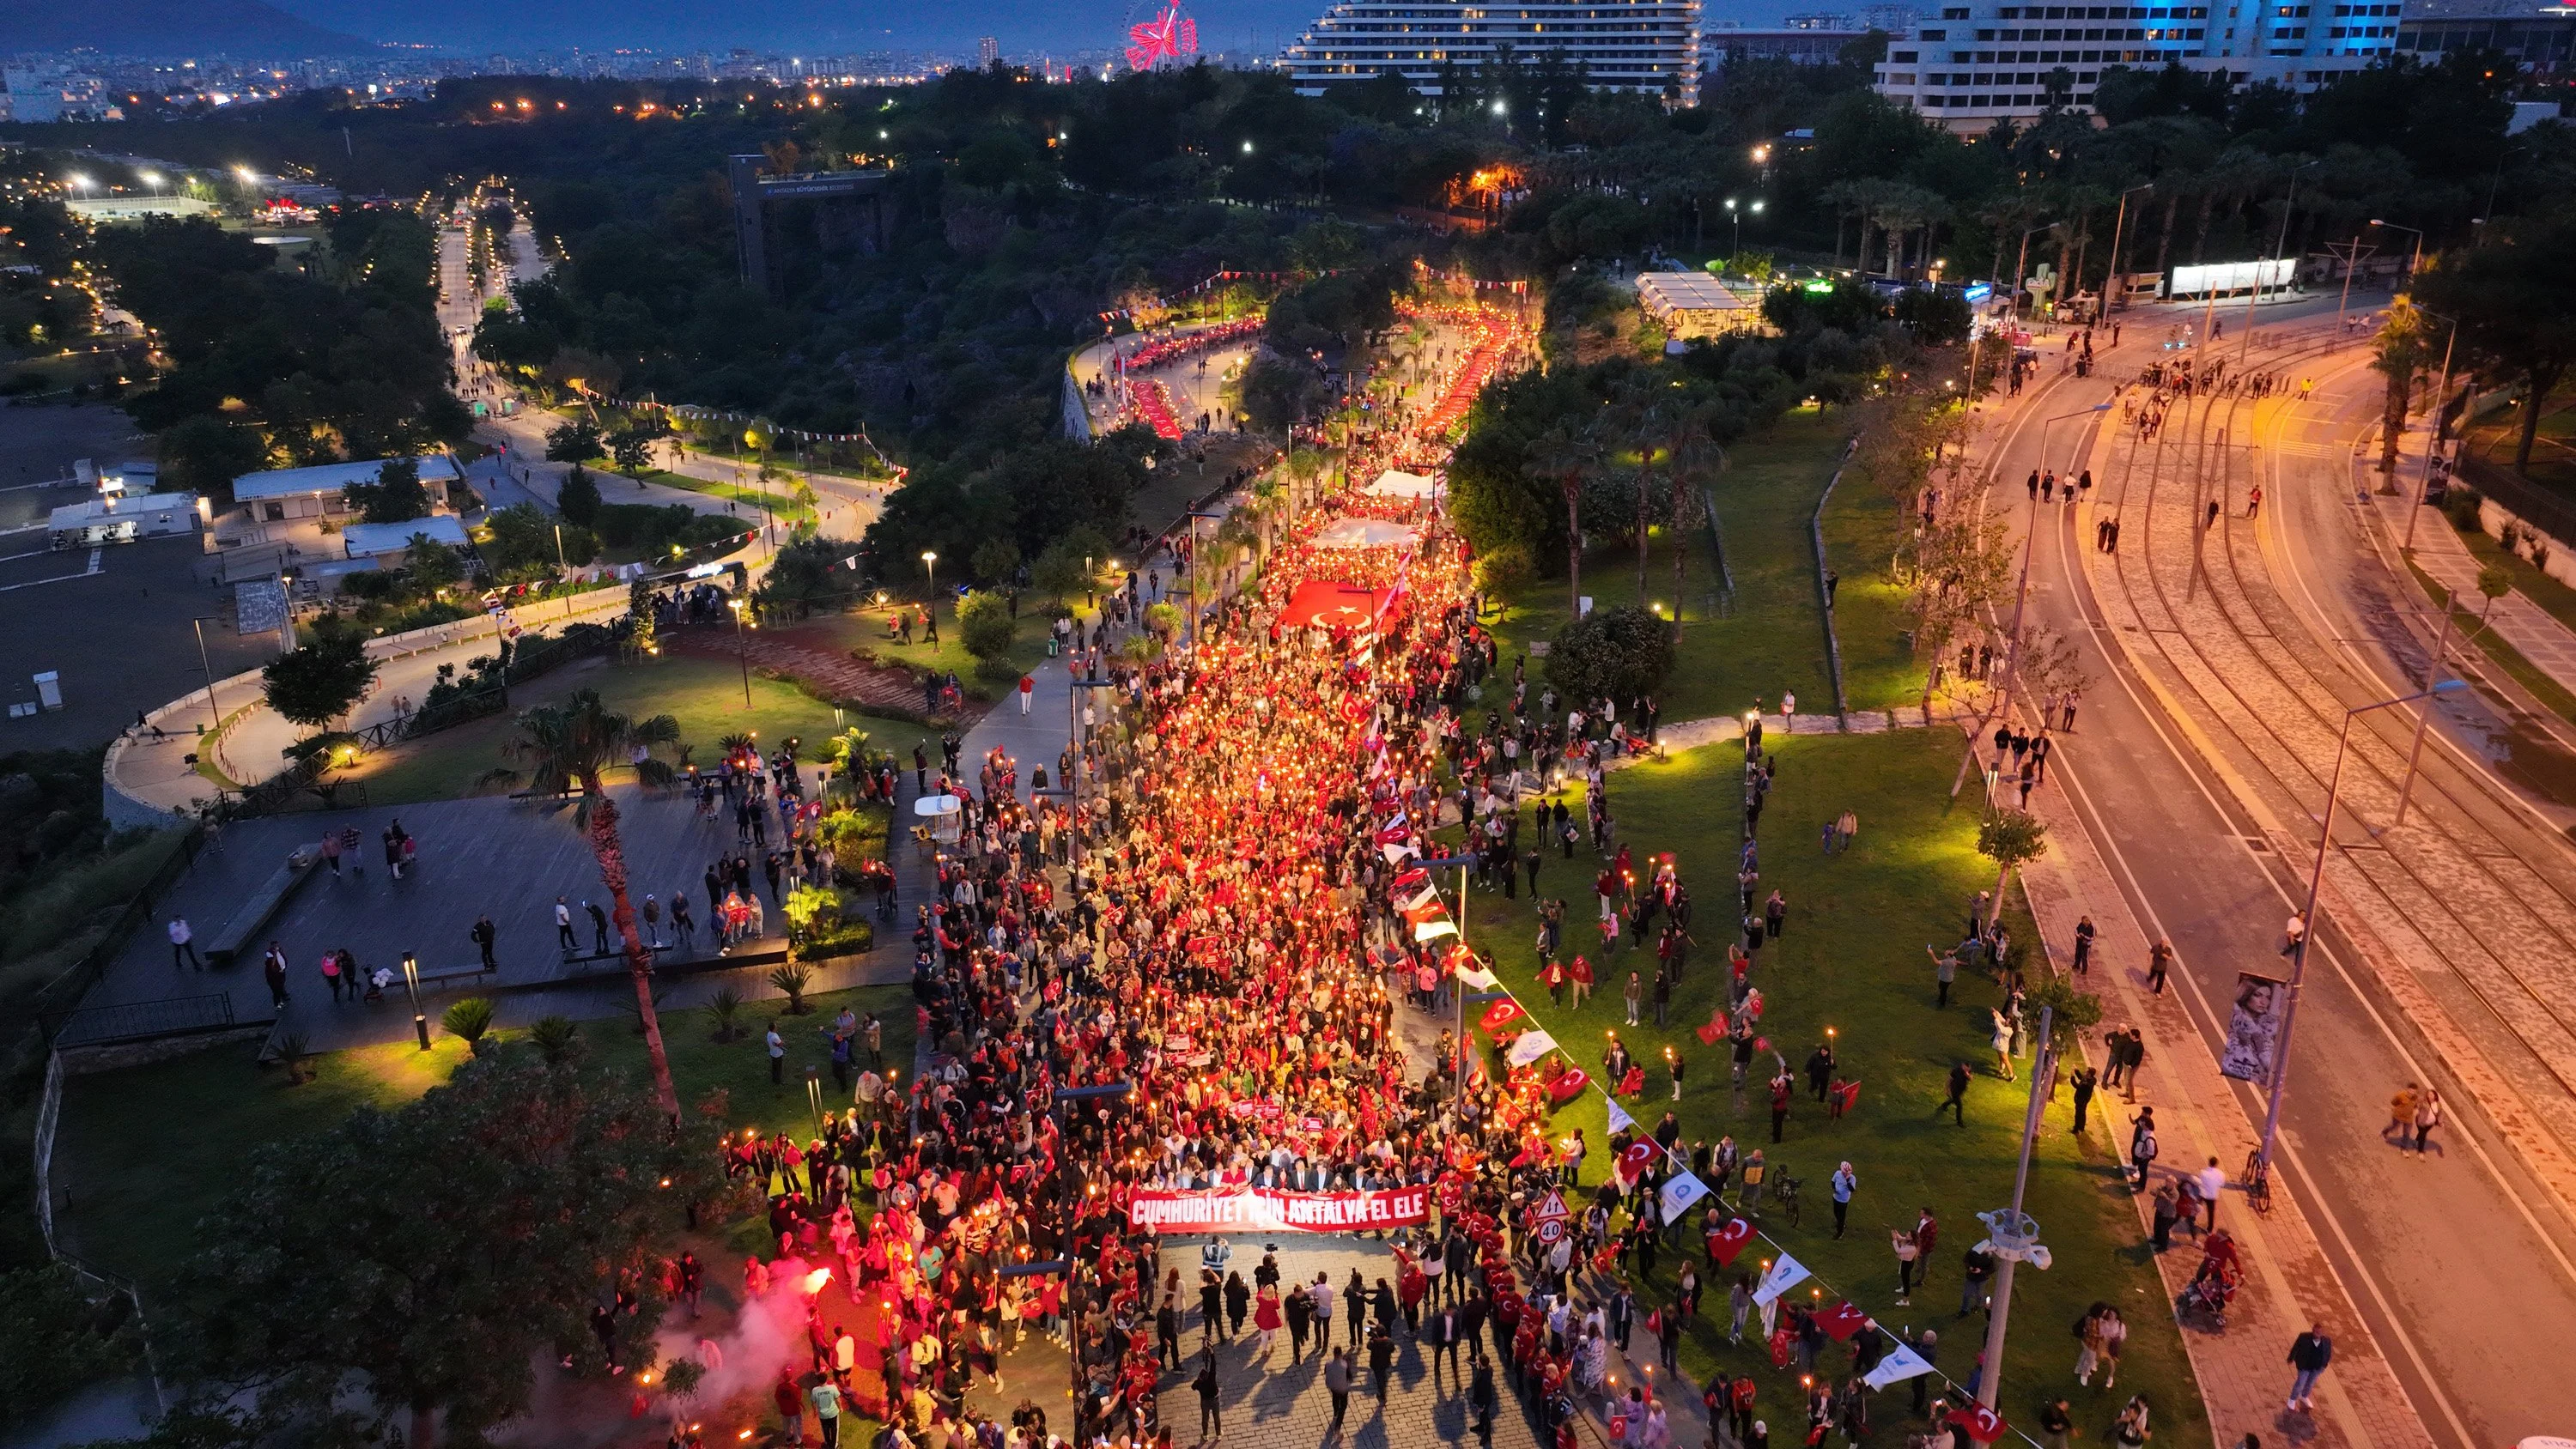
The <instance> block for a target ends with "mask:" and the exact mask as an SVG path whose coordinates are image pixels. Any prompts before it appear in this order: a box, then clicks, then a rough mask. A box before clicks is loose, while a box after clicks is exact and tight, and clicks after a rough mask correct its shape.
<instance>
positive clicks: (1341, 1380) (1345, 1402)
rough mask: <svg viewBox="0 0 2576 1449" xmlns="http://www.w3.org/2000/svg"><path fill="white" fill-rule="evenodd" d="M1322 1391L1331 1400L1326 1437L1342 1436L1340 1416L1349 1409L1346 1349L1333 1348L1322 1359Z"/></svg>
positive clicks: (1349, 1372) (1348, 1372) (1349, 1387)
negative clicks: (1328, 1355) (1331, 1354)
mask: <svg viewBox="0 0 2576 1449" xmlns="http://www.w3.org/2000/svg"><path fill="white" fill-rule="evenodd" d="M1324 1392H1325V1393H1327V1394H1329V1395H1331V1396H1332V1400H1333V1427H1332V1428H1331V1429H1330V1430H1329V1431H1328V1432H1327V1437H1330V1438H1334V1439H1338V1438H1340V1437H1342V1417H1343V1416H1344V1415H1346V1414H1348V1413H1349V1412H1350V1409H1351V1361H1350V1359H1349V1358H1348V1357H1347V1350H1344V1349H1338V1348H1337V1349H1334V1350H1333V1356H1332V1357H1331V1358H1328V1359H1326V1360H1325V1361H1324Z"/></svg>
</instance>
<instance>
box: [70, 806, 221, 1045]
mask: <svg viewBox="0 0 2576 1449" xmlns="http://www.w3.org/2000/svg"><path fill="white" fill-rule="evenodd" d="M204 845H205V830H204V828H203V827H201V826H196V825H191V826H189V827H187V834H186V835H185V836H184V837H183V838H182V839H181V840H180V842H179V848H178V849H177V850H176V851H174V852H172V854H171V856H170V858H169V860H167V861H165V862H163V863H162V866H161V868H160V869H159V870H157V871H154V872H153V873H152V879H150V880H148V881H146V882H144V884H143V889H141V890H139V891H136V892H135V893H134V899H132V900H130V901H127V902H126V903H125V909H124V910H123V911H121V912H119V913H118V914H117V917H116V920H115V921H114V922H113V923H111V924H110V925H109V926H108V928H107V929H106V930H105V931H103V932H101V933H100V934H99V938H98V939H97V940H96V941H93V942H91V943H90V948H89V949H88V950H86V951H84V952H82V953H81V956H80V959H79V960H77V961H75V962H73V963H72V965H71V967H70V969H68V970H66V971H64V972H63V973H62V974H61V975H59V976H57V977H55V978H54V979H53V980H51V981H48V982H46V983H45V984H44V985H43V986H40V987H38V988H37V989H36V994H35V997H34V998H33V1000H32V1001H30V1002H29V1008H30V1009H31V1010H32V1011H34V1012H35V1013H36V1015H37V1016H38V1017H40V1018H41V1017H42V1016H44V1015H45V1014H46V1013H47V1012H49V1011H50V1012H66V1011H69V1010H71V1008H72V1006H73V1004H74V1003H76V1002H78V1001H79V1000H80V999H81V997H82V996H84V995H86V994H88V991H89V989H90V987H91V986H93V985H95V984H97V982H98V979H99V978H100V977H101V976H104V975H106V974H107V963H108V962H110V961H113V960H115V959H116V956H117V954H118V953H119V952H121V951H123V950H124V949H125V943H126V942H127V941H128V940H129V939H131V938H132V937H133V935H134V933H135V931H136V930H138V929H140V928H141V927H142V926H143V925H144V923H146V922H148V921H150V920H151V919H152V918H153V916H154V915H155V914H156V913H157V911H158V907H159V901H160V897H161V895H162V893H163V892H165V891H167V890H169V889H170V887H171V886H172V885H174V884H176V883H177V882H178V880H179V877H181V876H183V875H186V874H187V873H188V869H189V867H191V866H193V865H195V864H196V863H197V852H198V851H199V850H201V849H203V848H204Z"/></svg>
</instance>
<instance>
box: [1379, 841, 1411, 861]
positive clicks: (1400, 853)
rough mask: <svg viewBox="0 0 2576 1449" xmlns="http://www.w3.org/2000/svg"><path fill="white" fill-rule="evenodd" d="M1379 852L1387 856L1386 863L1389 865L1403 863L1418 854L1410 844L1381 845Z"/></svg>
mask: <svg viewBox="0 0 2576 1449" xmlns="http://www.w3.org/2000/svg"><path fill="white" fill-rule="evenodd" d="M1377 853H1378V854H1380V855H1383V856H1385V857H1386V863H1387V864H1389V865H1402V864H1404V863H1405V862H1406V861H1408V860H1411V859H1412V858H1413V857H1414V855H1415V854H1416V852H1415V851H1414V849H1413V847H1412V846H1410V845H1381V846H1379V847H1378V848H1377Z"/></svg>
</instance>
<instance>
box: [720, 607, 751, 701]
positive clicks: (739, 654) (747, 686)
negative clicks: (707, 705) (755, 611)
mask: <svg viewBox="0 0 2576 1449" xmlns="http://www.w3.org/2000/svg"><path fill="white" fill-rule="evenodd" d="M725 602H726V603H728V604H731V605H732V606H733V654H734V658H736V659H737V660H740V661H741V663H742V707H743V709H744V710H746V711H748V710H749V709H750V708H751V639H750V636H749V635H748V633H747V632H746V631H745V629H744V625H743V615H744V614H746V613H749V612H750V606H749V604H748V603H746V602H745V601H744V600H743V599H742V598H741V597H740V596H739V595H737V596H736V597H734V598H731V599H727V600H726V601H725Z"/></svg>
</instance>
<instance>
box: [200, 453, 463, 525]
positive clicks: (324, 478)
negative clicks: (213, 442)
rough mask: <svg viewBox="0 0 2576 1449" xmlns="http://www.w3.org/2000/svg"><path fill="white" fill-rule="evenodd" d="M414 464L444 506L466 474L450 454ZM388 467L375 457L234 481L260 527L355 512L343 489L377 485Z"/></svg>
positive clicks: (431, 456) (281, 470)
mask: <svg viewBox="0 0 2576 1449" xmlns="http://www.w3.org/2000/svg"><path fill="white" fill-rule="evenodd" d="M412 461H413V462H414V463H416V464H418V465H419V467H420V483H421V486H422V487H423V488H426V489H428V490H429V496H430V498H431V499H432V500H433V501H435V502H437V503H439V504H440V505H442V506H443V505H444V504H445V503H446V502H447V485H448V484H450V483H453V482H455V481H457V480H458V479H459V478H460V477H461V476H462V475H461V474H459V473H458V472H457V469H456V460H455V459H454V458H451V457H449V456H448V455H447V454H445V453H423V454H421V455H420V456H419V457H418V458H415V459H413V460H412ZM384 466H385V464H384V460H383V459H381V458H370V459H368V460H367V461H365V462H363V463H318V464H315V465H314V466H312V467H310V468H272V469H270V470H268V471H267V472H265V473H244V474H243V475H242V476H240V477H238V478H235V479H234V480H233V501H234V502H235V503H238V504H240V505H241V506H242V507H243V508H244V509H247V510H248V511H249V513H250V517H251V521H252V522H254V523H287V522H292V521H294V520H296V519H299V518H329V517H332V516H333V515H336V514H344V513H353V512H356V510H355V509H353V508H351V507H350V506H349V505H348V502H347V500H345V499H344V498H343V497H342V496H341V493H340V490H341V489H343V488H346V487H347V486H349V485H350V484H352V483H373V482H375V481H376V479H377V476H378V475H379V474H380V473H381V472H382V471H383V469H384Z"/></svg>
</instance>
